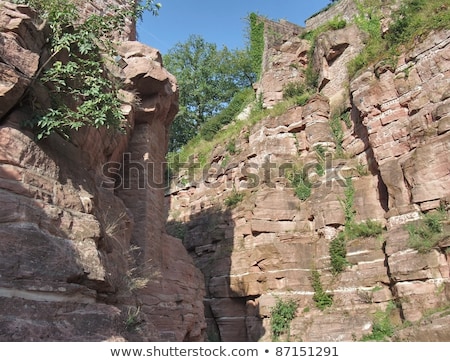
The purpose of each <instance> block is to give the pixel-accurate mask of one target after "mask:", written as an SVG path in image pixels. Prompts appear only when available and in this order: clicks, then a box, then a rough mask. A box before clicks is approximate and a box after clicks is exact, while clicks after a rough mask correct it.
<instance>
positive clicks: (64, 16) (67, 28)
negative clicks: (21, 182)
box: [16, 0, 161, 139]
mask: <svg viewBox="0 0 450 362" xmlns="http://www.w3.org/2000/svg"><path fill="white" fill-rule="evenodd" d="M16 3H22V4H27V5H29V6H30V7H32V8H33V9H35V10H36V11H37V12H38V13H39V14H40V16H41V17H42V18H43V19H44V20H45V21H46V23H47V25H48V27H49V29H50V30H51V36H50V37H49V40H48V47H49V49H50V56H49V58H48V59H47V60H46V61H45V62H44V64H43V65H42V66H41V68H40V69H39V70H38V71H37V73H36V75H35V78H34V79H33V83H32V86H33V85H34V83H35V82H36V81H38V82H40V83H42V84H43V85H44V86H45V87H46V89H47V90H48V92H49V94H50V106H49V107H45V108H46V109H45V110H44V111H42V112H39V113H38V114H36V115H35V117H34V118H33V119H31V120H30V121H29V122H28V123H27V124H26V126H29V127H31V128H32V129H34V130H35V132H36V134H37V138H38V139H42V138H45V137H47V136H49V135H50V134H52V133H54V132H56V133H59V134H61V135H62V136H64V137H66V138H68V137H69V132H70V130H78V129H79V128H81V127H82V126H93V127H95V128H99V127H102V126H105V127H107V128H112V129H115V130H121V129H122V128H123V122H124V116H123V114H122V111H121V102H120V99H119V89H120V84H118V83H117V81H115V80H114V79H111V78H110V77H108V75H107V73H108V72H107V71H106V70H107V66H106V65H107V62H112V61H113V59H114V56H115V55H116V52H115V48H116V43H115V42H114V40H115V39H117V38H120V37H121V36H122V34H123V31H124V29H125V26H126V23H127V21H129V20H136V19H137V18H140V17H142V15H143V13H144V11H146V10H149V11H151V12H152V13H153V14H155V15H156V14H157V12H158V10H159V8H160V7H161V4H159V3H155V2H154V1H153V0H146V1H145V2H144V3H140V2H139V3H138V4H131V5H127V6H124V7H113V8H110V9H109V10H108V12H107V13H106V14H95V13H93V14H90V15H89V16H88V17H87V18H86V19H82V18H81V15H80V11H79V8H80V7H82V6H80V4H79V2H76V1H74V0H17V1H16Z"/></svg>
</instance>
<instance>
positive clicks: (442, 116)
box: [166, 2, 450, 341]
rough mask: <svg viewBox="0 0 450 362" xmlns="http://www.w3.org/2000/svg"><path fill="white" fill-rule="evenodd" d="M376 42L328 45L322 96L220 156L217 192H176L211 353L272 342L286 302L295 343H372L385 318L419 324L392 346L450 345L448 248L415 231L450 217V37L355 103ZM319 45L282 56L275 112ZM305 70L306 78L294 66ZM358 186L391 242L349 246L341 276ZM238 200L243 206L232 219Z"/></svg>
mask: <svg viewBox="0 0 450 362" xmlns="http://www.w3.org/2000/svg"><path fill="white" fill-rule="evenodd" d="M346 3H348V2H346ZM363 40H364V39H363V38H362V37H361V35H360V34H359V33H358V31H357V30H356V29H355V27H353V26H351V27H347V28H345V29H342V30H339V31H331V32H327V33H326V34H325V35H323V36H322V40H321V41H319V45H318V48H317V49H316V51H315V60H316V65H318V69H320V71H321V73H320V79H321V89H322V92H321V93H322V94H321V95H316V96H314V97H313V98H311V99H310V100H309V102H308V103H307V104H306V105H305V106H303V107H298V106H297V107H292V108H290V109H288V110H287V111H286V113H285V114H283V115H281V116H277V117H269V118H266V119H264V120H262V121H261V122H259V123H258V124H256V125H255V126H253V127H252V128H251V129H249V130H247V132H248V133H247V134H246V135H245V137H244V136H243V137H242V138H239V139H238V140H236V146H237V148H238V152H237V153H236V154H228V153H227V151H226V150H225V148H224V147H223V146H218V147H217V149H216V150H215V151H214V152H213V155H212V157H211V160H210V163H209V164H208V166H210V167H211V172H210V173H209V175H208V178H207V179H206V180H205V179H202V178H200V177H197V178H196V179H189V180H188V181H189V182H190V183H188V184H187V185H186V183H184V185H185V186H183V183H181V182H176V183H175V185H174V187H173V188H172V190H171V192H170V194H168V195H167V198H166V202H167V205H168V210H169V217H168V228H169V230H171V232H172V233H174V234H176V235H178V236H179V237H182V238H183V243H184V245H185V246H186V248H187V250H188V251H189V252H190V254H191V255H192V257H193V258H194V260H195V263H196V265H197V266H198V267H199V268H200V269H201V270H202V272H203V274H204V277H205V283H206V293H207V296H206V299H205V307H206V317H207V322H208V329H207V331H208V336H209V338H210V339H211V340H217V339H221V340H223V341H256V340H259V341H269V340H271V326H270V316H271V308H272V307H273V306H274V305H275V303H276V301H277V298H281V299H283V300H285V299H288V298H292V299H295V300H296V301H297V303H298V308H297V311H296V316H295V318H294V320H293V321H292V323H291V328H290V333H289V335H290V339H291V340H302V341H352V340H359V339H361V338H362V337H363V336H364V335H367V334H370V333H371V331H372V327H373V324H374V318H375V317H374V316H375V315H377V314H379V313H380V312H383V313H388V312H389V313H390V314H389V318H390V319H391V321H392V323H394V324H396V325H402V323H403V322H406V321H407V322H409V323H411V324H412V326H411V327H407V328H403V329H400V330H399V331H398V332H397V333H396V334H395V335H394V336H392V337H391V339H392V340H411V341H415V340H417V341H447V340H448V327H447V326H446V325H445V323H446V322H447V319H448V318H447V317H448V316H447V315H446V313H447V314H448V307H449V302H450V298H449V293H448V289H449V285H450V274H449V265H450V264H449V260H450V259H449V254H448V251H446V250H448V249H447V248H446V246H445V245H447V244H448V240H447V239H443V240H441V242H440V244H439V245H438V246H437V247H435V248H433V249H432V250H430V251H429V252H428V253H419V252H417V251H416V250H414V249H412V248H411V247H410V244H409V234H408V231H407V230H406V228H405V225H404V224H406V223H408V222H410V221H414V220H418V219H420V218H421V217H422V216H423V215H422V213H423V212H428V211H431V210H434V209H437V208H438V207H439V206H440V205H441V206H443V207H444V208H445V207H447V209H448V206H446V205H448V200H449V194H448V190H449V189H450V184H449V183H450V168H449V165H450V160H449V154H450V153H449V150H450V145H449V142H448V141H449V134H448V127H447V126H448V117H449V114H448V113H449V110H450V108H449V106H448V104H449V102H448V95H449V92H448V89H449V79H450V78H449V77H448V72H449V70H448V69H449V66H450V62H449V60H450V57H449V56H448V52H449V49H450V33H449V32H448V31H441V32H437V33H432V34H430V35H429V37H428V38H427V39H426V40H425V41H423V42H422V43H421V44H420V46H418V47H416V48H415V49H414V50H413V51H410V52H408V53H406V54H404V55H403V56H401V57H400V61H399V64H398V65H397V66H396V67H394V68H395V69H390V68H389V67H382V66H381V65H380V64H379V65H377V66H376V67H374V68H372V69H368V70H366V71H365V72H363V73H362V74H360V75H359V76H358V77H357V78H355V79H354V80H353V81H352V82H351V83H350V85H349V87H348V89H349V91H348V92H345V93H343V92H341V90H342V88H343V87H344V86H345V84H346V82H347V81H346V76H342V77H341V75H342V74H344V73H345V72H343V71H342V68H343V67H344V68H345V64H346V63H347V62H348V61H349V60H350V59H351V58H352V57H353V56H355V54H356V53H357V52H358V49H361V46H362V44H363ZM305 46H306V45H305V44H303V42H302V41H299V40H295V41H294V40H292V39H285V40H284V42H283V44H281V45H277V46H276V47H275V49H272V50H270V51H271V52H272V53H270V54H272V55H275V54H276V57H277V58H276V59H277V61H276V64H275V63H273V64H272V65H271V66H270V67H268V68H267V69H266V70H267V73H266V74H264V75H263V77H262V81H261V82H262V83H261V84H262V85H261V84H260V86H262V87H263V88H264V89H265V93H264V94H266V93H267V94H270V96H269V95H267V98H266V99H265V101H266V105H267V106H270V105H273V104H275V103H276V102H277V100H279V99H281V95H280V91H281V89H282V84H283V82H287V81H288V80H289V81H290V80H299V81H301V80H302V75H300V73H302V67H304V66H305V62H302V61H301V60H300V61H299V59H301V57H300V58H299V54H304V49H306V48H305ZM347 52H348V53H347ZM294 54H296V56H297V60H295V59H296V58H295V56H294ZM284 56H285V57H284ZM294 61H296V62H297V63H296V64H297V66H298V69H296V71H297V70H299V74H298V75H295V74H293V73H292V72H293V70H292V67H289V64H291V63H292V62H294ZM278 66H279V67H280V70H279V69H277V67H278ZM283 68H284V72H285V73H284V74H283V75H280V77H279V78H277V77H276V76H275V75H276V74H282V73H283V70H281V69H283ZM294 68H295V67H294ZM406 69H408V70H407V73H405V71H406ZM290 72H291V73H292V74H291V73H290ZM265 77H267V78H265ZM265 82H266V83H265ZM285 84H286V83H285ZM347 85H348V83H347ZM270 87H272V88H270ZM269 90H270V91H269ZM271 92H272V93H271ZM339 105H341V106H342V105H343V106H344V110H345V109H347V110H348V113H347V114H348V116H349V120H350V121H351V122H350V123H351V124H350V125H349V124H348V123H349V122H344V119H342V120H340V122H341V126H342V132H343V139H342V144H341V145H338V141H337V139H336V137H334V136H333V132H332V128H331V125H330V121H331V120H330V118H331V117H330V114H331V113H332V112H333V110H336V109H338V108H339ZM338 146H340V147H342V150H341V151H342V153H341V155H340V157H336V154H337V149H338ZM342 155H343V156H342ZM294 165H295V167H297V169H300V170H303V174H304V175H305V176H306V177H307V179H308V180H309V181H310V182H311V190H310V191H311V195H310V196H309V197H307V198H306V200H304V201H302V200H300V199H299V198H298V197H297V196H296V195H295V193H294V190H293V189H292V187H291V186H290V182H289V178H288V177H287V176H288V175H289V172H292V171H293V170H295V167H294ZM318 166H320V168H321V169H323V171H324V172H323V173H321V172H319V169H320V168H318ZM183 177H186V175H184V176H183ZM348 178H351V179H352V185H353V187H354V193H353V194H352V197H353V202H352V207H353V209H354V212H355V213H354V219H355V221H356V222H361V221H367V220H376V221H378V222H380V223H381V224H382V225H383V226H385V227H386V230H385V231H384V233H383V235H381V236H378V237H358V238H356V239H354V240H351V241H348V242H347V245H346V249H347V257H346V258H347V260H348V262H349V264H350V265H348V266H347V267H346V268H345V270H344V271H343V272H342V273H340V274H338V275H333V273H331V270H330V252H329V247H330V243H331V241H332V240H333V239H334V238H335V237H336V235H337V234H338V233H339V232H340V231H341V230H342V229H343V228H344V225H345V223H346V217H347V216H348V215H346V214H345V211H344V207H343V200H345V197H346V196H345V193H346V189H347V186H346V185H347V182H346V179H348ZM175 181H179V180H175ZM347 191H348V190H347ZM236 192H241V193H242V195H243V200H242V201H241V202H239V203H237V205H234V206H230V207H226V206H225V205H226V203H227V202H228V201H229V200H230V198H232V197H233V195H234V193H236ZM447 212H448V211H447ZM446 240H447V241H446ZM312 270H318V271H319V272H320V274H321V283H322V285H323V288H324V290H325V291H326V292H327V293H329V294H330V295H332V297H333V304H332V306H331V307H329V308H328V309H327V310H326V311H325V312H321V311H320V310H319V309H318V308H317V307H316V305H315V302H314V300H313V297H314V290H313V288H312V285H311V274H312ZM392 305H396V306H397V307H394V308H392ZM446 311H447V312H446ZM324 331H326V333H324ZM428 331H429V333H428Z"/></svg>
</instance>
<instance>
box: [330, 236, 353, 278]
mask: <svg viewBox="0 0 450 362" xmlns="http://www.w3.org/2000/svg"><path fill="white" fill-rule="evenodd" d="M329 253H330V263H331V272H332V273H333V274H334V275H337V274H339V273H341V272H342V271H344V269H345V267H346V266H347V265H349V263H348V261H347V259H346V257H347V243H346V238H345V233H344V232H341V233H339V235H338V236H337V237H336V238H334V239H333V240H332V241H331V243H330V248H329Z"/></svg>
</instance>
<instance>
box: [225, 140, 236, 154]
mask: <svg viewBox="0 0 450 362" xmlns="http://www.w3.org/2000/svg"><path fill="white" fill-rule="evenodd" d="M225 149H226V150H227V152H228V153H230V155H234V154H235V153H236V152H237V150H236V140H234V139H232V140H231V141H230V142H228V143H227V145H226V147H225Z"/></svg>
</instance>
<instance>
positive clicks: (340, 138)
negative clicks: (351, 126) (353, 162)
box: [330, 115, 344, 157]
mask: <svg viewBox="0 0 450 362" xmlns="http://www.w3.org/2000/svg"><path fill="white" fill-rule="evenodd" d="M330 128H331V132H332V134H333V138H334V142H335V144H336V157H343V156H344V149H343V148H342V142H344V129H343V128H342V124H341V115H333V116H332V117H331V119H330Z"/></svg>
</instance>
